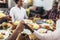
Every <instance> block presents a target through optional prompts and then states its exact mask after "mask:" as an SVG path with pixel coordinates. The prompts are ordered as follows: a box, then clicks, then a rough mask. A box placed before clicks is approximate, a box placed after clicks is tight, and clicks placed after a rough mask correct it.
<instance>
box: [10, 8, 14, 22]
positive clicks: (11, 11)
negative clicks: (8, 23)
mask: <svg viewBox="0 0 60 40" xmlns="http://www.w3.org/2000/svg"><path fill="white" fill-rule="evenodd" d="M10 16H11V17H12V22H14V12H13V9H11V10H10Z"/></svg>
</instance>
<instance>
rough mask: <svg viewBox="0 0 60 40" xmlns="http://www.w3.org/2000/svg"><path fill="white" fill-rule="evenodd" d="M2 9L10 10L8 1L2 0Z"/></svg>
mask: <svg viewBox="0 0 60 40" xmlns="http://www.w3.org/2000/svg"><path fill="white" fill-rule="evenodd" d="M0 8H8V0H0Z"/></svg>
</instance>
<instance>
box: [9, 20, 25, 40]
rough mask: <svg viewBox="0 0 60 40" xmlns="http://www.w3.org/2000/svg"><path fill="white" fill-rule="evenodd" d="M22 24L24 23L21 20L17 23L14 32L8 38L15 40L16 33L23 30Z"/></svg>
mask: <svg viewBox="0 0 60 40" xmlns="http://www.w3.org/2000/svg"><path fill="white" fill-rule="evenodd" d="M24 24H25V23H24V21H21V22H20V23H19V25H18V26H17V27H16V29H15V31H14V33H13V34H12V35H11V36H10V37H9V39H8V40H16V38H17V37H18V34H20V33H21V32H22V31H23V28H24Z"/></svg>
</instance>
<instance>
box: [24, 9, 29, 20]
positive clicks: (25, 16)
mask: <svg viewBox="0 0 60 40" xmlns="http://www.w3.org/2000/svg"><path fill="white" fill-rule="evenodd" d="M24 18H25V19H27V18H28V16H27V14H26V10H25V15H24Z"/></svg>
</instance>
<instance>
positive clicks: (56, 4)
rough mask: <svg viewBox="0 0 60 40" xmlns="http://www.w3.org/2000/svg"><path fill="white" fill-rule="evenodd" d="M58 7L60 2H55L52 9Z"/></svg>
mask: <svg viewBox="0 0 60 40" xmlns="http://www.w3.org/2000/svg"><path fill="white" fill-rule="evenodd" d="M57 8H58V2H54V4H53V7H52V9H53V10H57Z"/></svg>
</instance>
